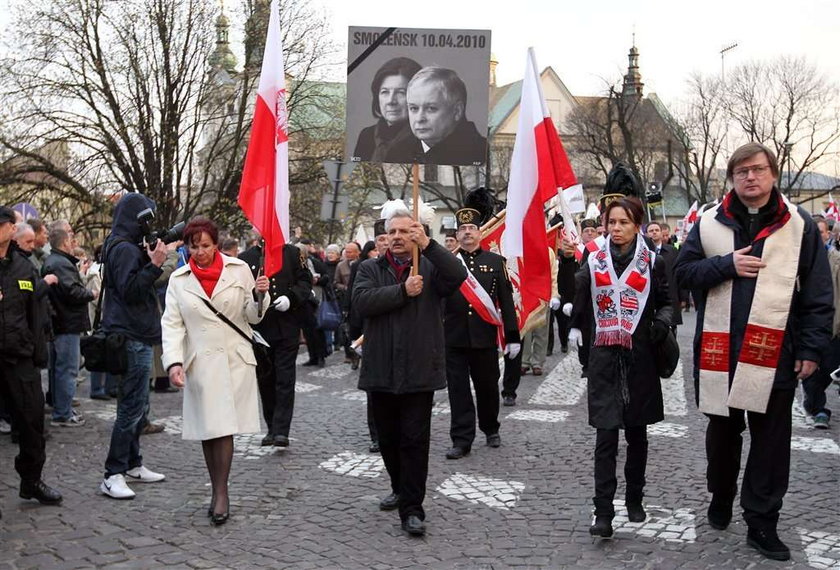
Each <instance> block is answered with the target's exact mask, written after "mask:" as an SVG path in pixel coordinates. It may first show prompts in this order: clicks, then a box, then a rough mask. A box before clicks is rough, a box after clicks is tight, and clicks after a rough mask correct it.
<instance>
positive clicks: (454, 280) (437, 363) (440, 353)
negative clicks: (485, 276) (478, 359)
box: [352, 240, 466, 394]
mask: <svg viewBox="0 0 840 570" xmlns="http://www.w3.org/2000/svg"><path fill="white" fill-rule="evenodd" d="M408 274H409V271H405V273H404V274H403V279H402V280H401V281H397V276H396V273H395V272H394V269H393V268H392V267H391V265H390V262H389V261H388V259H387V257H386V256H380V257H379V258H377V259H367V260H365V261H363V262H362V263H361V264H360V265H359V270H358V273H357V274H356V281H355V283H354V284H353V301H352V302H353V310H354V311H358V314H359V316H360V317H361V318H362V319H364V325H363V332H364V335H365V344H364V358H362V369H361V373H360V374H359V388H360V389H362V390H369V391H372V392H388V393H391V394H406V393H413V392H429V391H433V390H440V389H441V388H445V387H446V354H445V347H444V336H443V303H442V301H443V299H445V298H446V297H448V296H450V295H451V294H452V293H454V292H455V291H456V290H457V289H458V287H459V286H460V285H461V282H462V281H463V280H464V279H465V278H466V269H464V266H463V265H461V262H460V261H458V260H457V259H455V256H454V255H452V254H451V253H450V252H449V250H447V249H446V248H445V247H443V246H442V245H439V244H438V243H437V242H435V241H434V240H432V241H430V242H429V245H428V247H426V249H425V250H423V254H422V255H421V256H420V275H422V276H423V291H422V292H421V293H420V295H418V296H416V297H409V296H408V295H407V294H406V292H405V279H407V278H408Z"/></svg>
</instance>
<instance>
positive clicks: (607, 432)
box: [592, 426, 648, 517]
mask: <svg viewBox="0 0 840 570" xmlns="http://www.w3.org/2000/svg"><path fill="white" fill-rule="evenodd" d="M624 439H625V440H627V460H626V461H625V463H624V481H625V484H626V485H627V487H626V489H625V493H624V500H625V501H626V502H628V503H640V502H641V501H642V497H644V488H645V470H646V468H647V454H648V440H647V426H637V427H631V428H626V429H625V430H624ZM617 454H618V429H599V430H598V433H597V435H596V436H595V496H594V497H592V502H593V503H594V504H595V516H596V517H597V516H608V517H612V516H615V508H614V507H613V499H614V498H615V490H616V487H617V486H618V481H617V480H616V477H615V464H616V461H615V458H616V455H617Z"/></svg>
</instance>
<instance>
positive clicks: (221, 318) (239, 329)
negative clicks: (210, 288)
mask: <svg viewBox="0 0 840 570" xmlns="http://www.w3.org/2000/svg"><path fill="white" fill-rule="evenodd" d="M201 300H202V302H204V304H205V305H207V308H208V309H210V310H211V311H213V314H214V315H216V316H217V317H219V319H220V320H221V321H222V322H223V323H225V324H226V325H228V326H229V327H230V328H232V329H233V330H235V331H236V332H238V333H239V336H241V337H242V338H244V339H245V340H247V341H248V342H249V343H251V344H254V339H252V338H251V337H250V336H248V335H247V334H245V331H243V330H242V329H241V328H239V327H238V326H236V325H235V324H234V322H233V321H231V320H230V319H229V318H227V317H226V316H224V315H223V314H222V313H220V312H219V310H218V309H217V308H216V307H214V306H213V303H211V302H210V301H208V300H207V299H201Z"/></svg>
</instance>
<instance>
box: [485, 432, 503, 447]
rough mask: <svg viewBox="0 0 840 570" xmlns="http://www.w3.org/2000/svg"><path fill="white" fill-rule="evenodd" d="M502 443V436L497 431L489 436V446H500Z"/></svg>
mask: <svg viewBox="0 0 840 570" xmlns="http://www.w3.org/2000/svg"><path fill="white" fill-rule="evenodd" d="M500 445H502V438H501V436H499V434H497V433H493V434H490V435H488V436H487V446H488V447H499V446H500Z"/></svg>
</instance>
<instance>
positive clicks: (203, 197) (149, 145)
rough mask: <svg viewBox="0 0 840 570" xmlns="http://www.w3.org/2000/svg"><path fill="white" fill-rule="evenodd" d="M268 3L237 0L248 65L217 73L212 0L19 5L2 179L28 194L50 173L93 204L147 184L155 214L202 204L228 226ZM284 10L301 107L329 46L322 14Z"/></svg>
mask: <svg viewBox="0 0 840 570" xmlns="http://www.w3.org/2000/svg"><path fill="white" fill-rule="evenodd" d="M267 6H268V2H267V1H266V0H243V5H242V12H243V13H244V17H245V18H246V20H247V24H246V34H245V37H246V39H245V44H246V45H245V61H244V65H243V67H242V70H241V71H236V70H233V69H229V70H227V72H226V73H227V75H224V74H221V75H220V74H219V73H215V72H214V70H213V69H212V68H211V67H210V65H209V63H208V60H209V58H210V56H211V54H212V53H213V50H214V49H215V47H216V46H215V43H216V40H217V38H216V29H215V26H216V17H217V15H218V8H217V7H216V6H215V3H212V2H205V1H201V0H137V1H135V2H112V1H107V0H57V1H55V2H50V3H47V4H44V3H32V2H28V3H24V2H20V3H19V4H18V6H17V13H16V16H15V21H14V24H13V26H12V29H13V30H15V35H14V36H13V38H12V42H11V43H12V45H13V46H15V52H14V53H13V54H12V57H10V58H9V59H8V60H7V61H5V62H3V65H2V72H3V73H4V76H5V81H4V84H3V88H2V93H0V97H2V101H3V103H4V108H5V109H6V113H5V116H4V117H3V118H4V119H5V120H4V126H3V129H2V130H1V131H0V149H2V151H0V152H2V153H3V158H7V159H12V158H14V160H13V162H15V163H16V164H17V165H18V168H17V169H14V168H0V183H3V184H4V185H5V186H7V187H10V186H11V187H15V188H28V189H29V190H30V191H31V192H32V193H34V192H35V191H37V190H38V189H39V188H43V187H44V182H43V181H44V180H46V181H49V187H50V189H51V190H52V191H54V192H56V193H57V194H58V195H59V196H61V197H62V198H64V199H69V200H73V201H75V202H78V203H81V204H87V205H88V206H89V208H90V209H91V210H94V211H99V210H102V209H103V208H104V209H106V210H107V208H105V207H106V206H108V205H109V202H108V201H107V200H106V198H107V196H108V195H109V194H113V193H114V192H120V191H130V192H142V193H143V194H146V195H148V196H150V197H151V198H152V199H154V200H155V201H156V202H157V204H158V217H159V218H160V220H159V221H160V223H161V224H168V223H171V222H174V221H175V220H176V219H178V218H182V217H189V216H191V215H193V214H195V213H198V212H208V211H209V212H212V213H213V214H217V215H219V217H220V222H222V223H226V222H227V221H228V219H227V218H234V217H235V214H234V212H235V211H236V193H237V192H238V187H239V177H240V175H241V168H242V161H243V159H244V154H245V148H246V146H247V136H248V132H249V130H250V121H251V116H252V112H253V111H252V110H253V97H254V87H255V82H256V80H257V78H258V75H259V67H260V62H261V60H262V45H263V42H264V37H265V24H266V22H267ZM281 21H282V22H283V23H282V28H283V30H284V34H285V36H286V37H285V38H284V41H285V44H284V52H285V53H284V55H285V56H286V72H287V74H288V75H289V76H291V78H292V86H291V88H290V93H289V97H288V108H289V114H290V116H293V115H294V113H295V107H296V106H297V105H298V104H300V105H303V104H305V103H307V102H309V103H310V104H313V101H312V98H313V97H314V95H313V94H312V90H311V89H310V86H311V85H312V82H311V81H310V80H309V79H310V75H311V74H313V73H315V72H316V70H317V69H318V66H319V63H320V62H324V61H325V54H330V53H331V46H330V45H329V41H328V40H327V35H326V32H325V27H324V18H323V16H320V17H319V16H318V15H317V14H315V13H314V12H313V11H312V10H311V9H310V8H309V7H308V4H307V3H305V2H303V1H302V0H284V1H281ZM302 122H303V123H305V122H306V121H302ZM302 128H303V127H302ZM55 142H61V143H63V144H65V145H66V147H67V153H66V162H65V163H63V164H62V163H58V162H56V161H55V160H53V159H52V157H50V156H49V155H47V154H46V153H43V152H41V149H43V148H44V147H45V146H47V145H49V144H51V143H55ZM8 162H9V160H7V161H6V163H7V164H8ZM303 170H304V171H305V170H306V169H303ZM33 173H35V174H38V175H40V176H39V180H41V182H39V184H40V185H33V184H32V182H31V177H32V175H33ZM294 176H295V177H297V178H295V181H296V182H306V181H308V180H309V179H310V177H309V176H307V175H306V174H305V172H303V171H297V170H295V171H294ZM105 213H106V214H107V211H106V212H105ZM98 220H99V222H98V223H99V224H107V221H108V218H107V216H106V215H105V216H99V218H98ZM231 221H232V220H231Z"/></svg>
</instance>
